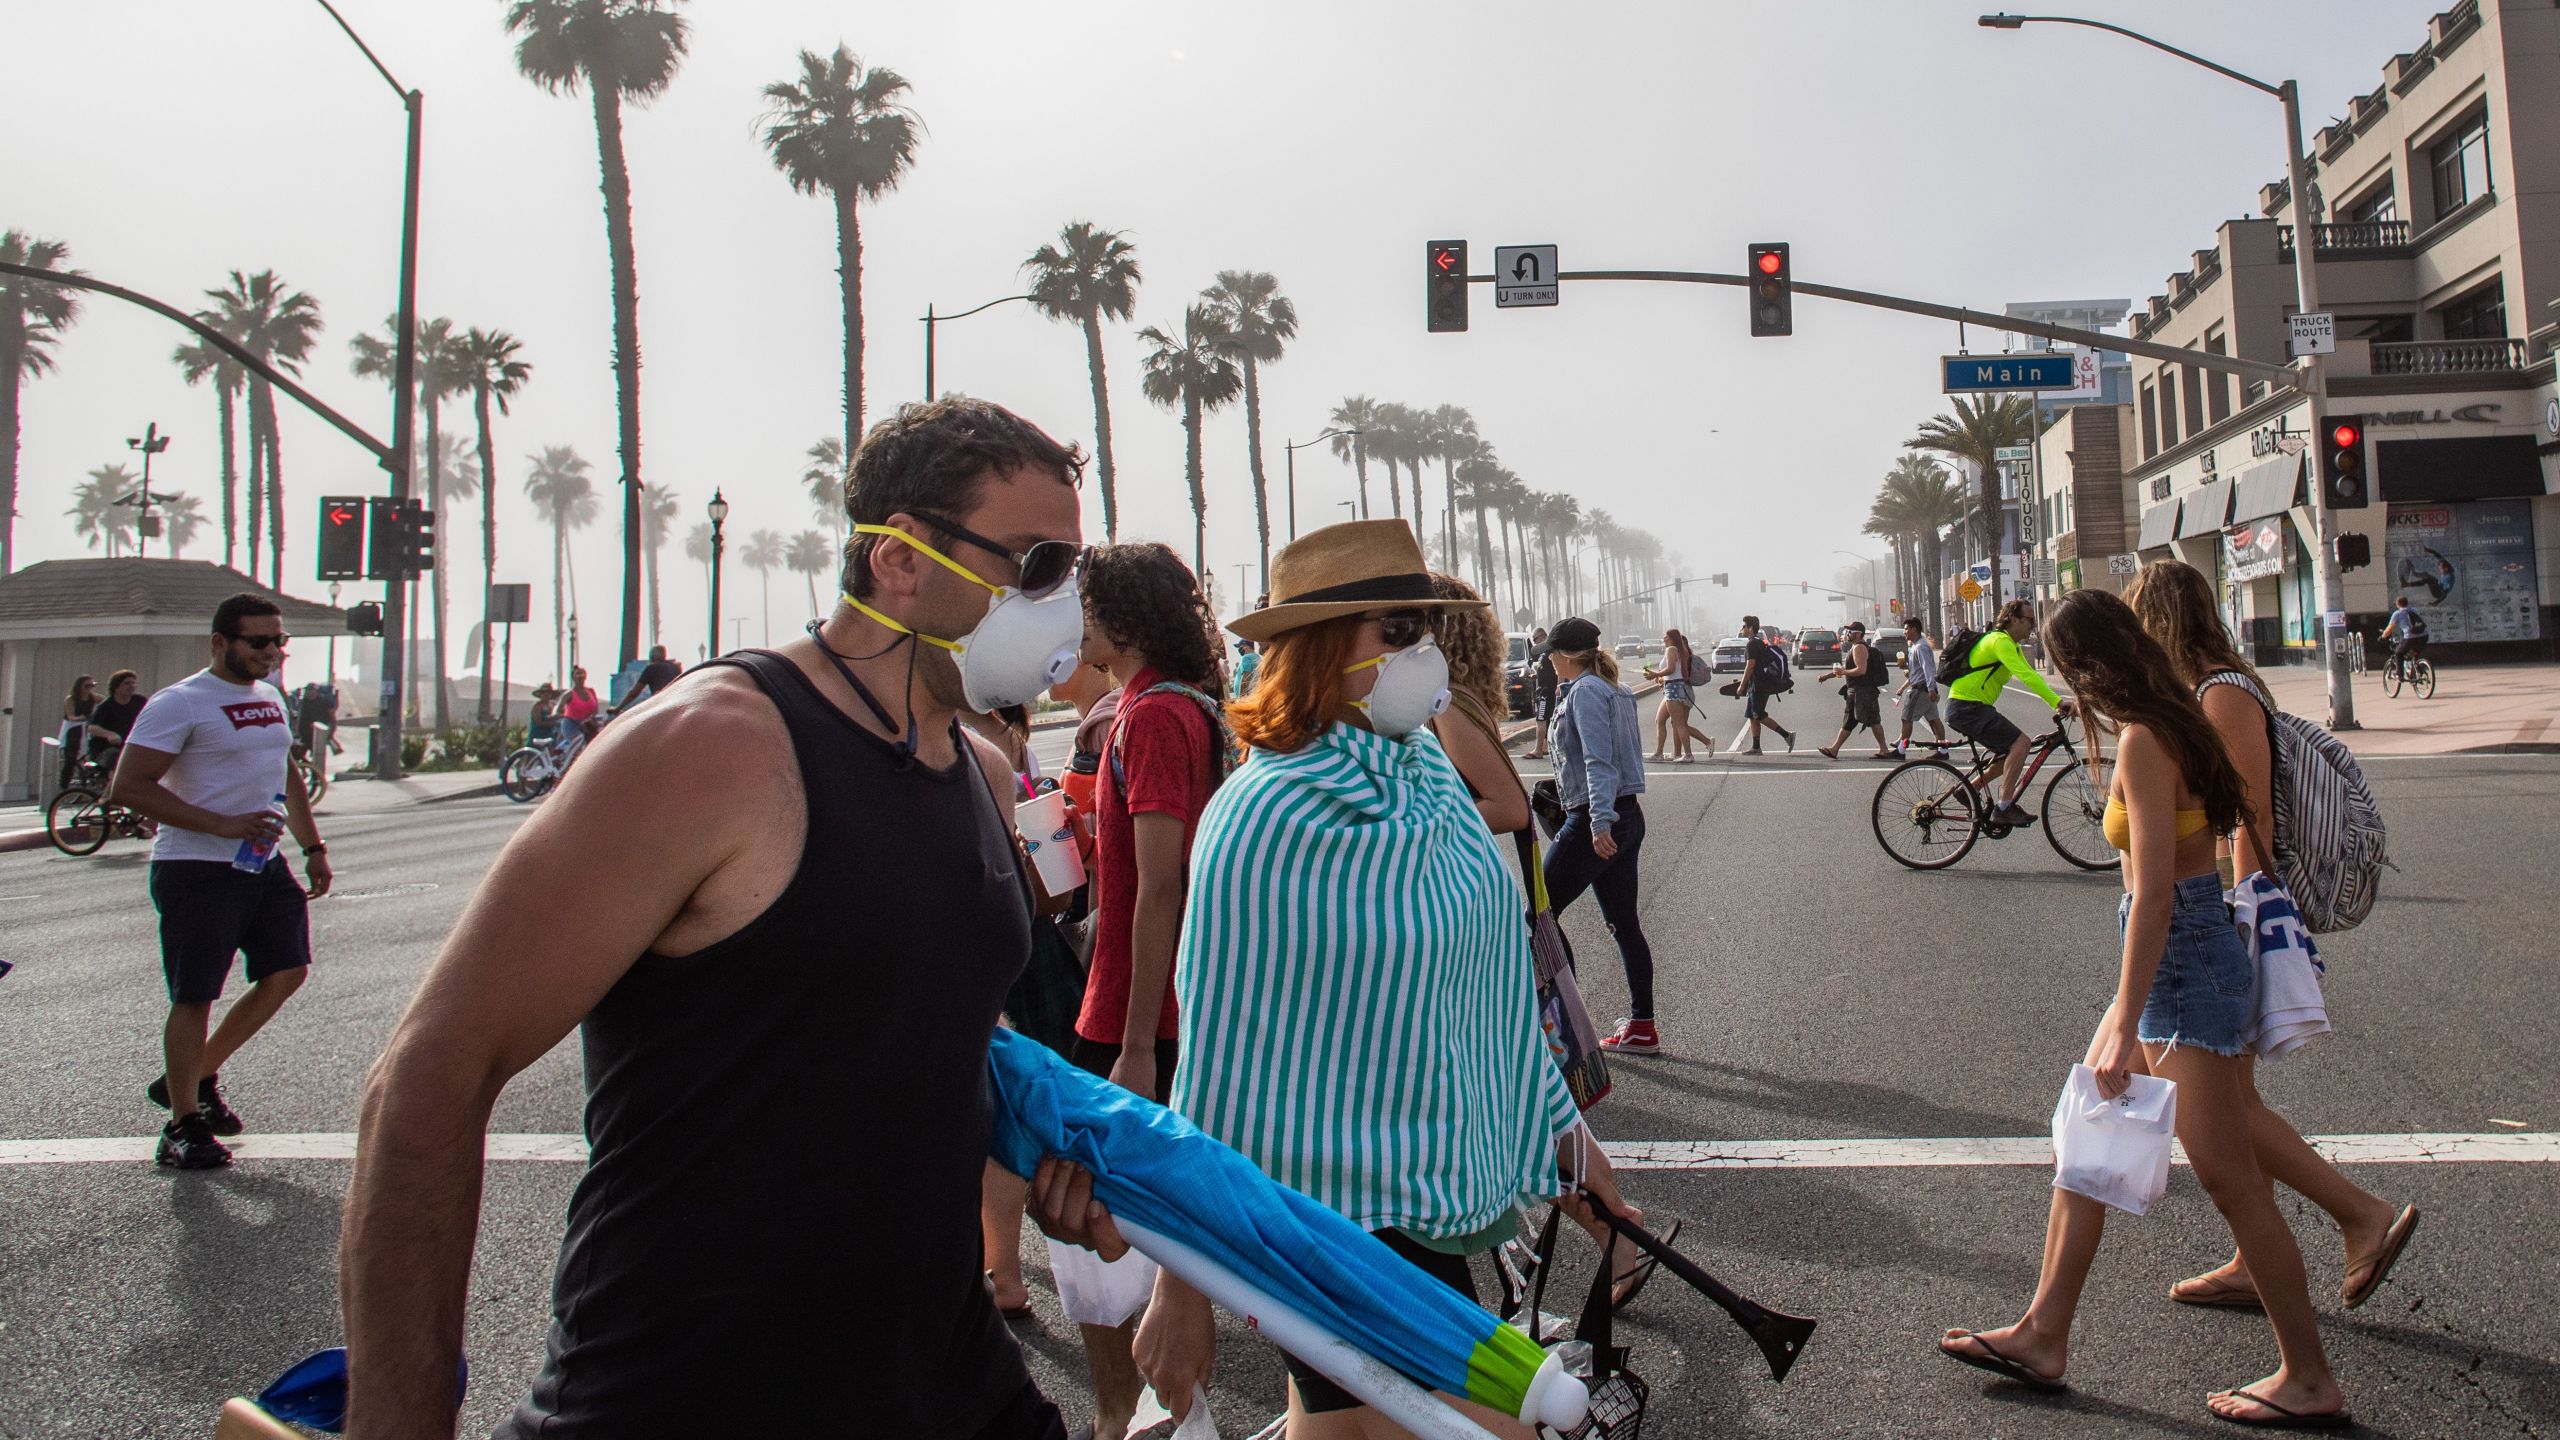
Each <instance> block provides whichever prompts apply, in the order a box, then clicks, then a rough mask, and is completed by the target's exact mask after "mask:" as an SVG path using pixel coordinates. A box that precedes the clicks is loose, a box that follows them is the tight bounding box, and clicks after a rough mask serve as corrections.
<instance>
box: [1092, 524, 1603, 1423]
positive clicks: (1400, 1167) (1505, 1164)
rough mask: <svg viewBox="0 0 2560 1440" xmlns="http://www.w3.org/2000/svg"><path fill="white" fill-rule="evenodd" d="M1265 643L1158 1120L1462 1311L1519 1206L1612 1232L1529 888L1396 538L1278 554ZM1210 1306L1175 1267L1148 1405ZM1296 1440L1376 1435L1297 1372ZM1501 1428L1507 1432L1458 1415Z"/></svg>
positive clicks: (1191, 918) (1369, 533)
mask: <svg viewBox="0 0 2560 1440" xmlns="http://www.w3.org/2000/svg"><path fill="white" fill-rule="evenodd" d="M1271 582H1272V583H1271V604H1270V605H1269V606H1267V607H1266V608H1263V609H1259V610H1254V611H1250V612H1247V613H1246V614H1244V615H1243V616H1241V617H1239V618H1238V619H1237V620H1236V621H1235V622H1234V623H1233V624H1232V625H1230V626H1229V627H1228V628H1229V629H1231V630H1233V631H1234V632H1235V633H1236V634H1237V635H1239V636H1242V637H1243V638H1245V639H1248V640H1252V641H1255V642H1257V643H1258V644H1259V645H1261V647H1262V649H1263V663H1262V667H1261V674H1260V676H1259V678H1258V680H1257V682H1256V684H1255V686H1254V690H1253V693H1252V695H1251V696H1249V697H1247V698H1245V699H1243V700H1239V701H1236V702H1235V703H1233V704H1232V705H1230V706H1229V707H1228V715H1229V718H1230V720H1231V722H1232V724H1233V726H1234V729H1235V732H1236V734H1237V736H1238V737H1239V738H1240V739H1242V740H1243V741H1244V742H1245V743H1246V744H1247V745H1249V746H1250V747H1252V754H1251V757H1250V758H1249V759H1248V760H1247V762H1246V763H1245V764H1244V766H1243V767H1242V768H1240V769H1238V770H1237V771H1236V773H1235V774H1234V776H1233V777H1232V778H1230V779H1229V780H1228V781H1227V782H1226V783H1225V784H1224V785H1223V786H1221V787H1220V788H1219V790H1218V793H1217V795H1216V796H1215V797H1214V798H1213V799H1211V801H1210V802H1209V807H1208V809H1207V811H1206V812H1205V813H1204V814H1203V815H1202V816H1201V818H1200V826H1199V830H1198V833H1197V836H1196V838H1195V840H1194V842H1193V848H1192V852H1191V891H1190V896H1189V899H1188V902H1187V904H1186V905H1185V907H1184V912H1183V930H1182V948H1181V953H1180V957H1179V959H1178V961H1177V964H1176V973H1175V983H1176V992H1177V995H1178V997H1179V1000H1180V1006H1181V1017H1182V1018H1181V1029H1182V1037H1181V1041H1182V1055H1183V1065H1182V1068H1181V1069H1180V1070H1179V1071H1177V1072H1176V1074H1175V1076H1174V1088H1173V1106H1174V1108H1175V1109H1176V1110H1179V1111H1181V1112H1182V1113H1183V1114H1184V1115H1186V1116H1188V1117H1190V1119H1191V1120H1192V1121H1193V1122H1194V1123H1195V1124H1197V1125H1199V1126H1200V1128H1201V1129H1203V1130H1205V1131H1207V1132H1208V1133H1209V1134H1211V1135H1214V1136H1216V1137H1218V1138H1219V1139H1220V1140H1223V1141H1225V1142H1226V1143H1228V1144H1229V1145H1232V1146H1234V1147H1235V1148H1236V1149H1237V1150H1239V1151H1241V1152H1243V1153H1244V1154H1245V1155H1246V1156H1247V1157H1248V1158H1250V1159H1251V1160H1252V1161H1253V1162H1254V1163H1255V1164H1256V1165H1258V1166H1260V1167H1261V1168H1262V1170H1263V1171H1264V1173H1266V1174H1268V1175H1270V1176H1271V1177H1272V1178H1273V1179H1276V1180H1278V1181H1280V1182H1281V1183H1283V1184H1285V1185H1289V1186H1291V1187H1293V1188H1295V1189H1297V1190H1300V1191H1302V1192H1304V1193H1306V1194H1307V1195H1310V1196H1312V1197H1314V1198H1315V1199H1317V1200H1319V1201H1322V1202H1323V1203H1324V1204H1326V1205H1329V1206H1331V1207H1333V1208H1334V1209H1335V1210H1338V1211H1340V1212H1341V1213H1342V1214H1344V1215H1346V1216H1348V1217H1350V1218H1351V1219H1352V1220H1354V1221H1356V1222H1358V1223H1359V1224H1361V1225H1363V1226H1365V1227H1367V1228H1369V1229H1370V1230H1372V1231H1374V1232H1376V1233H1377V1234H1378V1236H1379V1238H1380V1239H1381V1240H1384V1241H1385V1242H1386V1243H1387V1244H1388V1245H1389V1246H1391V1247H1393V1248H1394V1249H1395V1250H1397V1251H1398V1252H1399V1253H1400V1254H1402V1255H1404V1256H1405V1257H1406V1258H1407V1259H1409V1260H1411V1261H1412V1262H1413V1263H1414V1264H1416V1265H1418V1266H1420V1267H1421V1268H1423V1269H1424V1270H1426V1271H1428V1272H1430V1273H1431V1274H1433V1275H1436V1276H1438V1277H1439V1278H1441V1279H1442V1280H1444V1281H1446V1282H1448V1283H1449V1284H1450V1285H1452V1286H1454V1287H1456V1288H1457V1289H1459V1290H1461V1291H1464V1292H1467V1293H1469V1294H1472V1293H1474V1282H1473V1280H1472V1278H1471V1277H1470V1275H1469V1274H1468V1270H1467V1259H1466V1257H1467V1256H1468V1255H1470V1254H1473V1253H1475V1252H1477V1251H1482V1250H1489V1249H1492V1248H1493V1247H1494V1246H1496V1245H1499V1244H1500V1243H1501V1242H1502V1241H1503V1240H1505V1239H1507V1238H1509V1237H1510V1236H1511V1235H1512V1234H1513V1233H1514V1230H1515V1226H1514V1222H1513V1211H1514V1207H1515V1205H1517V1204H1518V1203H1519V1202H1520V1201H1522V1200H1524V1199H1532V1198H1555V1199H1557V1200H1558V1201H1559V1203H1561V1204H1564V1205H1566V1206H1567V1207H1568V1208H1569V1209H1570V1210H1575V1211H1581V1212H1583V1214H1584V1217H1585V1218H1586V1219H1587V1218H1588V1209H1587V1206H1585V1205H1583V1203H1582V1202H1581V1201H1580V1200H1579V1199H1577V1198H1576V1197H1575V1196H1574V1195H1573V1194H1572V1193H1571V1192H1572V1189H1573V1186H1574V1185H1575V1184H1576V1183H1577V1182H1578V1183H1579V1185H1580V1186H1581V1187H1582V1188H1583V1189H1586V1190H1588V1191H1589V1192H1590V1193H1591V1195H1592V1196H1594V1197H1596V1198H1597V1199H1599V1200H1600V1201H1601V1202H1603V1203H1605V1204H1607V1205H1609V1206H1610V1207H1612V1208H1613V1209H1616V1210H1618V1211H1619V1212H1621V1213H1633V1212H1630V1211H1628V1210H1627V1207H1626V1206H1625V1204H1624V1203H1623V1202H1622V1201H1621V1200H1620V1198H1619V1196H1618V1191H1617V1186H1616V1183H1615V1180H1614V1177H1613V1176H1612V1175H1611V1173H1610V1170H1609V1165H1608V1161H1607V1159H1606V1158H1605V1157H1604V1156H1603V1155H1602V1154H1601V1152H1600V1146H1599V1144H1598V1143H1597V1142H1596V1141H1595V1140H1593V1139H1592V1138H1591V1135H1590V1132H1589V1131H1587V1130H1585V1129H1583V1128H1582V1126H1581V1123H1580V1121H1579V1119H1578V1117H1577V1115H1576V1113H1575V1110H1574V1104H1573V1097H1572V1095H1571V1094H1570V1093H1568V1092H1567V1091H1566V1089H1565V1085H1564V1080H1563V1077H1562V1076H1561V1075H1560V1074H1559V1073H1558V1072H1557V1070H1556V1067H1555V1065H1554V1063H1553V1062H1552V1061H1551V1060H1550V1059H1549V1058H1548V1055H1547V1049H1546V1044H1545V1040H1544V1036H1543V1035H1542V1034H1541V1032H1540V1029H1539V1024H1538V1015H1537V1010H1536V1004H1535V998H1534V992H1535V984H1534V979H1533V975H1532V971H1531V961H1530V955H1529V935H1528V931H1527V929H1526V927H1524V926H1523V925H1522V924H1521V922H1520V915H1521V909H1520V907H1521V892H1520V887H1519V883H1518V882H1517V881H1516V880H1514V879H1513V878H1512V875H1511V866H1510V864H1509V862H1508V861H1507V860H1506V858H1505V856H1504V854H1503V851H1502V849H1501V848H1500V847H1499V846H1498V845H1496V843H1495V841H1494V836H1493V833H1492V831H1491V830H1490V829H1488V828H1487V826H1486V824H1485V821H1484V819H1483V817H1482V816H1481V815H1480V814H1479V813H1478V812H1477V809H1476V806H1475V803H1474V802H1473V801H1472V800H1471V799H1470V798H1469V797H1468V794H1467V787H1466V785H1465V784H1464V783H1463V782H1462V781H1461V780H1460V779H1459V778H1458V772H1457V770H1456V769H1455V768H1454V767H1453V766H1452V765H1451V764H1450V762H1449V758H1448V756H1447V755H1446V754H1445V753H1444V752H1443V751H1442V750H1441V748H1440V746H1439V743H1438V742H1437V741H1436V740H1434V739H1433V738H1431V733H1430V729H1429V722H1430V720H1431V719H1432V718H1433V717H1434V716H1435V715H1437V714H1438V713H1439V712H1440V710H1441V709H1442V708H1444V707H1445V706H1446V705H1447V704H1448V686H1449V671H1448V665H1447V661H1446V660H1445V658H1444V657H1443V656H1442V654H1441V652H1440V650H1439V647H1438V646H1437V645H1436V644H1435V643H1434V642H1433V640H1432V637H1431V631H1430V625H1429V615H1430V612H1432V611H1434V610H1439V609H1446V608H1449V607H1451V606H1455V605H1464V604H1470V603H1481V602H1471V601H1467V600H1461V599H1447V598H1442V597H1441V596H1440V595H1439V594H1438V593H1437V592H1436V591H1435V590H1434V588H1433V586H1432V583H1431V576H1430V574H1429V572H1428V571H1427V570H1426V568H1425V567H1424V564H1423V559H1422V552H1421V550H1420V548H1419V547H1417V546H1416V545H1415V543H1414V539H1413V532H1412V531H1411V530H1409V529H1407V528H1406V526H1405V524H1404V522H1402V521H1400V520H1365V521H1354V522H1351V523H1348V524H1343V525H1334V526H1329V527H1327V528H1325V529H1323V530H1318V531H1316V532H1314V533H1313V534H1310V535H1308V536H1306V537H1305V538H1304V539H1301V540H1299V541H1297V542H1295V543H1294V544H1292V545H1290V546H1289V547H1288V548H1287V549H1285V550H1282V551H1281V552H1280V553H1279V555H1278V556H1276V557H1275V558H1274V559H1273V562H1272V566H1271ZM1211 1345H1212V1328H1211V1324H1210V1316H1209V1306H1208V1301H1207V1300H1206V1299H1204V1298H1203V1297H1201V1296H1200V1295H1199V1294H1198V1293H1197V1292H1196V1291H1192V1290H1191V1289H1190V1288H1189V1287H1188V1286H1185V1285H1183V1284H1182V1283H1181V1282H1180V1281H1179V1280H1176V1279H1175V1278H1173V1277H1172V1276H1171V1275H1169V1274H1168V1275H1164V1276H1162V1277H1160V1278H1159V1279H1158V1281H1157V1287H1156V1297H1155V1303H1154V1304H1153V1305H1151V1306H1150V1307H1149V1308H1148V1312H1147V1318H1146V1321H1145V1323H1144V1324H1143V1325H1142V1326H1141V1328H1140V1330H1139V1334H1138V1344H1137V1357H1138V1363H1139V1367H1140V1368H1141V1369H1142V1370H1143V1371H1145V1373H1146V1375H1147V1378H1148V1381H1149V1383H1150V1384H1152V1385H1153V1386H1154V1387H1155V1389H1156V1392H1157V1394H1158V1395H1159V1397H1161V1398H1162V1399H1164V1401H1165V1402H1166V1403H1167V1404H1168V1405H1173V1406H1177V1407H1183V1406H1187V1404H1188V1401H1189V1398H1190V1395H1191V1393H1192V1387H1193V1386H1194V1385H1195V1384H1197V1383H1199V1382H1200V1381H1201V1380H1202V1379H1203V1378H1205V1376H1206V1374H1207V1371H1208V1367H1209V1357H1210V1351H1211ZM1288 1368H1289V1375H1290V1387H1289V1425H1290V1429H1289V1433H1290V1435H1291V1436H1293V1437H1295V1440H1329V1437H1336V1436H1341V1437H1353V1436H1367V1435H1371V1434H1374V1433H1378V1432H1377V1431H1376V1430H1375V1427H1373V1426H1371V1425H1369V1424H1368V1423H1367V1422H1368V1421H1369V1420H1370V1419H1371V1418H1373V1417H1370V1416H1368V1415H1367V1414H1366V1413H1365V1411H1364V1409H1363V1408H1362V1407H1361V1406H1360V1405H1359V1402H1358V1401H1356V1400H1354V1399H1353V1398H1352V1397H1351V1396H1349V1395H1348V1394H1346V1393H1344V1392H1343V1391H1342V1390H1341V1389H1340V1388H1338V1387H1337V1386H1335V1385H1334V1384H1333V1383H1332V1382H1330V1381H1328V1380H1326V1379H1324V1378H1323V1377H1322V1376H1320V1375H1318V1374H1316V1373H1315V1372H1314V1371H1313V1370H1310V1369H1308V1368H1307V1367H1305V1366H1303V1365H1300V1364H1299V1363H1297V1362H1296V1361H1295V1360H1294V1359H1292V1360H1290V1361H1289V1362H1288ZM1451 1403H1452V1404H1457V1405H1461V1406H1462V1408H1466V1409H1468V1410H1469V1412H1470V1414H1471V1415H1472V1416H1473V1418H1475V1419H1476V1421H1477V1423H1479V1424H1485V1425H1488V1426H1490V1427H1492V1428H1493V1429H1494V1430H1495V1433H1497V1434H1505V1435H1525V1434H1526V1433H1527V1432H1526V1431H1525V1430H1524V1429H1523V1428H1522V1427H1521V1426H1520V1424H1519V1422H1518V1421H1516V1420H1510V1419H1508V1418H1507V1417H1499V1416H1495V1415H1494V1414H1493V1413H1492V1412H1491V1411H1488V1410H1484V1409H1481V1408H1478V1407H1470V1406H1464V1404H1463V1402H1459V1401H1455V1400H1452V1401H1451Z"/></svg>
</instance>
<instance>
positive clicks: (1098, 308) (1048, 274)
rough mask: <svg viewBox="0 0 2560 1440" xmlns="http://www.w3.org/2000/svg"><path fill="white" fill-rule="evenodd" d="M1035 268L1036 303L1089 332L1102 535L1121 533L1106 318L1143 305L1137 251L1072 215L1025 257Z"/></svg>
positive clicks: (1119, 236)
mask: <svg viewBox="0 0 2560 1440" xmlns="http://www.w3.org/2000/svg"><path fill="white" fill-rule="evenodd" d="M1022 268H1023V269H1025V270H1028V271H1030V272H1031V308H1032V309H1034V310H1037V311H1039V312H1040V313H1041V314H1043V315H1046V316H1048V317H1049V318H1050V319H1052V320H1072V321H1074V322H1075V323H1076V325H1077V327H1078V328H1080V329H1082V330H1083V331H1084V368H1085V373H1086V374H1087V375H1089V376H1090V377H1092V380H1093V457H1094V465H1095V468H1096V469H1097V470H1099V471H1100V472H1101V475H1102V535H1103V538H1104V539H1106V540H1117V539H1118V538H1120V500H1119V491H1118V489H1117V488H1116V481H1117V478H1118V473H1119V472H1118V471H1117V470H1116V469H1115V468H1114V467H1113V462H1112V458H1111V394H1110V391H1109V389H1108V387H1107V386H1105V385H1104V383H1103V378H1102V322H1103V321H1105V320H1126V319H1128V318H1129V316H1130V315H1131V314H1132V313H1134V312H1135V311H1136V310H1137V308H1138V282H1139V280H1140V279H1141V278H1142V277H1141V276H1140V274H1139V271H1138V250H1137V247H1136V246H1134V245H1131V244H1130V243H1129V241H1128V238H1127V237H1126V236H1124V235H1122V234H1121V233H1120V232H1118V231H1116V230H1103V229H1099V228H1097V227H1096V226H1095V225H1094V223H1093V222H1092V221H1090V220H1073V221H1069V222H1068V223H1067V226H1066V228H1065V229H1063V230H1060V231H1059V232H1058V240H1057V243H1056V244H1054V245H1043V246H1041V247H1040V248H1039V249H1037V250H1034V251H1032V252H1031V258H1030V259H1028V260H1025V261H1023V262H1022Z"/></svg>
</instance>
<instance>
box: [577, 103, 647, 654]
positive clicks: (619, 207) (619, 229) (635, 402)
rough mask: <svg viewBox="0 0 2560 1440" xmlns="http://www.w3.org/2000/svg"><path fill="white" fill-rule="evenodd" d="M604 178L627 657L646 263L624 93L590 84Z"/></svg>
mask: <svg viewBox="0 0 2560 1440" xmlns="http://www.w3.org/2000/svg"><path fill="white" fill-rule="evenodd" d="M587 93H588V94H589V95H590V96H592V97H593V98H594V102H595V111H596V159H597V165H598V168H599V169H600V170H601V171H602V173H603V178H604V239H605V250H606V251H607V253H608V254H609V256H610V257H611V259H612V262H613V389H614V397H613V398H614V407H615V410H616V412H617V415H618V418H619V419H620V421H621V436H620V439H621V452H622V661H621V663H623V664H626V665H627V664H629V663H630V662H631V661H632V660H634V659H636V658H637V657H638V656H639V653H640V262H639V260H638V258H637V255H636V253H635V251H634V249H633V245H632V239H631V170H630V167H629V165H628V164H627V163H626V162H625V161H624V159H623V155H622V96H621V93H620V92H619V91H617V90H615V89H614V87H613V86H611V85H597V84H592V83H591V84H589V85H588V86H587Z"/></svg>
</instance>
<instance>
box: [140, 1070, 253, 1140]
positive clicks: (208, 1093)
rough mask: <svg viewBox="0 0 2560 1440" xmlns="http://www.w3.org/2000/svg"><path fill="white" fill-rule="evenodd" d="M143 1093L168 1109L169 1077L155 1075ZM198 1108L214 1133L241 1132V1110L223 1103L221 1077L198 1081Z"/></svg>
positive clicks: (155, 1103)
mask: <svg viewBox="0 0 2560 1440" xmlns="http://www.w3.org/2000/svg"><path fill="white" fill-rule="evenodd" d="M142 1093H143V1094H144V1095H147V1096H149V1097H150V1099H151V1103H152V1104H154V1105H157V1106H159V1107H160V1108H161V1109H163V1110H166V1109H168V1108H169V1077H168V1076H166V1075H155V1076H153V1077H152V1080H151V1083H150V1084H148V1085H146V1086H144V1087H142ZM196 1108H197V1109H199V1110H201V1111H203V1112H204V1118H205V1124H206V1125H207V1126H208V1127H209V1128H210V1129H211V1130H212V1131H213V1133H214V1134H216V1135H237V1134H239V1133H240V1130H241V1125H240V1112H238V1111H236V1110H234V1109H232V1108H231V1107H230V1106H229V1105H226V1104H224V1103H223V1099H222V1086H221V1084H220V1083H219V1077H217V1076H212V1075H207V1076H205V1077H203V1078H202V1079H200V1080H198V1081H196Z"/></svg>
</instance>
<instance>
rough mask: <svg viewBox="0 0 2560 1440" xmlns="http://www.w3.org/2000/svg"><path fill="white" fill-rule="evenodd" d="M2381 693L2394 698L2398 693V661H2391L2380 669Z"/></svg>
mask: <svg viewBox="0 0 2560 1440" xmlns="http://www.w3.org/2000/svg"><path fill="white" fill-rule="evenodd" d="M2382 693H2383V694H2385V695H2395V696H2396V695H2398V694H2399V693H2400V662H2399V661H2398V660H2393V661H2392V662H2391V663H2390V664H2388V665H2385V666H2383V667H2382Z"/></svg>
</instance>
